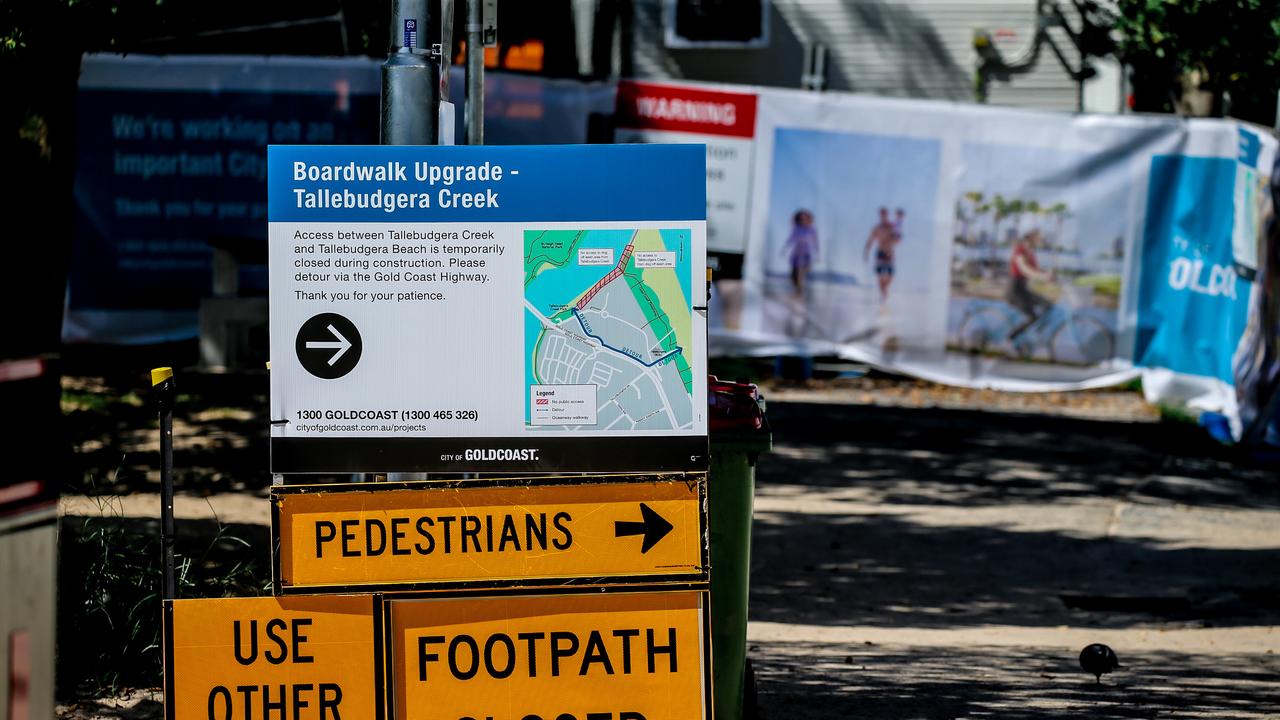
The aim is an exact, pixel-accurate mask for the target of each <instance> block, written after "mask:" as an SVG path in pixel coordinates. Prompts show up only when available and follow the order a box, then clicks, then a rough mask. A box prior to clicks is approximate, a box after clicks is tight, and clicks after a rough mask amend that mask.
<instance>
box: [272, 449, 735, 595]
mask: <svg viewBox="0 0 1280 720" xmlns="http://www.w3.org/2000/svg"><path fill="white" fill-rule="evenodd" d="M654 482H684V483H686V484H691V485H695V486H696V488H697V494H698V523H699V528H698V537H699V539H700V542H699V555H700V564H701V568H700V572H696V573H691V572H683V573H638V574H633V575H598V576H586V575H584V576H580V577H563V576H561V577H537V576H531V577H525V578H513V579H507V578H503V579H492V580H453V581H449V580H446V581H435V580H429V581H417V582H390V583H356V584H345V585H301V586H291V585H286V584H284V577H283V572H282V568H281V557H282V554H283V552H282V551H283V548H282V547H281V539H280V537H281V536H280V529H281V521H282V518H281V514H280V504H279V503H278V502H277V498H279V497H282V496H288V495H302V494H323V493H335V494H337V493H352V492H374V493H381V492H393V491H397V490H419V491H444V490H468V489H487V488H494V489H512V488H540V487H576V486H590V485H620V484H647V483H654ZM710 568H711V558H710V547H709V530H708V520H707V474H706V473H670V474H627V475H593V476H568V477H564V476H538V477H515V478H512V477H494V478H485V479H479V480H420V481H405V482H379V483H342V484H326V485H276V486H273V487H272V488H271V578H272V591H273V593H274V594H275V595H280V596H291V595H314V594H338V593H362V592H373V593H393V592H394V593H402V592H412V591H428V590H430V591H443V590H462V591H468V590H484V591H486V592H488V591H496V590H501V589H506V588H514V589H520V590H521V591H523V592H528V591H530V590H536V591H537V592H538V594H544V592H543V591H544V590H545V589H547V588H564V587H569V586H590V587H601V586H614V585H622V586H624V587H635V586H636V585H637V584H640V585H654V584H660V585H661V586H663V587H667V586H668V585H674V584H695V585H702V586H705V584H706V583H707V582H709V581H710V578H711V572H710Z"/></svg>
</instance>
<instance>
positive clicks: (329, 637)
mask: <svg viewBox="0 0 1280 720" xmlns="http://www.w3.org/2000/svg"><path fill="white" fill-rule="evenodd" d="M380 611H381V607H380V606H379V605H378V601H377V600H376V599H375V598H374V597H372V596H370V595H363V596H347V595H334V596H328V597H310V596H298V597H287V598H278V597H263V598H224V599H209V600H172V601H166V603H165V638H164V639H165V672H164V679H165V717H166V720H197V719H198V720H242V719H243V720H248V719H249V718H263V719H270V718H289V719H290V720H343V719H344V718H345V719H347V720H351V719H353V718H372V719H375V720H380V719H381V718H383V717H384V715H385V703H384V702H383V694H382V681H383V678H382V673H381V672H380V671H379V668H380V667H381V666H380V664H379V659H380V655H381V647H380V634H381V625H380V619H381V614H380Z"/></svg>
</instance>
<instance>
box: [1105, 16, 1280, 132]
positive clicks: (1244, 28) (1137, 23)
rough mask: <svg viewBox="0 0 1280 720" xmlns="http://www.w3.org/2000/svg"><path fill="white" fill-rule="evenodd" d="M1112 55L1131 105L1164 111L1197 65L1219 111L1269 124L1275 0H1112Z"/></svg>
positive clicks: (1275, 65) (1277, 84)
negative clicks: (1124, 71) (1115, 42)
mask: <svg viewBox="0 0 1280 720" xmlns="http://www.w3.org/2000/svg"><path fill="white" fill-rule="evenodd" d="M1117 9H1118V11H1119V12H1118V17H1117V20H1116V31H1117V33H1118V35H1119V36H1120V42H1119V54H1120V57H1121V59H1123V60H1124V62H1125V63H1127V64H1128V65H1129V66H1130V67H1131V68H1132V69H1133V73H1134V93H1135V100H1136V102H1137V108H1136V109H1138V110H1144V111H1155V112H1169V111H1171V110H1173V98H1174V97H1176V96H1177V93H1178V91H1179V89H1180V82H1181V77H1182V75H1183V74H1184V73H1187V72H1191V71H1200V72H1201V73H1202V74H1203V82H1202V87H1203V89H1205V90H1208V91H1210V92H1212V93H1214V95H1215V98H1216V100H1217V101H1216V102H1215V108H1216V110H1217V111H1218V112H1219V113H1220V112H1222V111H1223V110H1224V109H1225V108H1224V106H1223V103H1222V99H1223V95H1224V93H1226V94H1228V95H1229V96H1230V98H1231V107H1230V114H1231V115H1233V116H1235V117H1239V118H1242V119H1245V120H1252V121H1254V122H1259V123H1264V124H1268V125H1269V124H1271V123H1272V122H1273V121H1274V113H1275V103H1276V92H1277V90H1280V3H1277V2H1276V0H1118V2H1117Z"/></svg>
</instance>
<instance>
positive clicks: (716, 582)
mask: <svg viewBox="0 0 1280 720" xmlns="http://www.w3.org/2000/svg"><path fill="white" fill-rule="evenodd" d="M707 396H708V405H709V411H710V414H709V425H710V431H711V473H710V477H709V479H708V481H707V504H708V516H709V517H708V523H709V525H710V528H709V529H710V533H711V548H710V555H711V653H712V680H713V682H714V684H715V687H714V698H715V717H716V720H740V719H741V718H752V717H755V714H756V708H755V678H754V676H753V674H752V672H751V669H750V664H749V663H748V661H747V597H748V594H749V592H750V587H751V514H752V506H753V499H754V498H753V496H754V494H755V466H756V461H757V460H758V459H759V457H760V454H761V453H764V452H767V451H768V450H769V447H770V445H771V442H772V438H771V435H770V432H769V426H768V422H767V421H766V419H765V413H764V400H763V399H762V398H761V396H760V392H759V389H758V388H757V387H756V386H755V385H752V384H750V383H736V382H724V381H721V380H718V379H717V378H716V377H715V376H711V377H710V378H709V379H708V385H707Z"/></svg>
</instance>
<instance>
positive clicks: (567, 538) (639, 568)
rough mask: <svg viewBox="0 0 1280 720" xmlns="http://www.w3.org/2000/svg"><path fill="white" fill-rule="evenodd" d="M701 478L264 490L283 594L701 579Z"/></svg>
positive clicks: (703, 535) (703, 565) (703, 573)
mask: <svg viewBox="0 0 1280 720" xmlns="http://www.w3.org/2000/svg"><path fill="white" fill-rule="evenodd" d="M704 487H705V476H704V475H701V474H676V475H648V476H605V477H601V478H592V479H591V480H589V481H584V479H582V478H533V479H518V480H512V479H504V480H496V479H495V480H489V481H471V482H448V483H440V482H419V483H377V484H371V485H348V486H336V487H335V486H332V485H328V486H311V487H300V486H279V487H276V488H273V489H272V507H273V512H272V516H273V526H274V528H275V532H276V538H277V539H278V541H279V542H278V548H277V555H276V582H277V589H278V590H279V591H280V592H285V593H288V592H315V591H317V590H320V589H327V590H334V589H341V590H355V589H365V590H382V591H390V590H407V589H417V588H445V587H506V586H536V585H546V584H555V585H564V584H613V583H617V582H623V581H625V582H650V583H652V582H677V581H678V582H684V583H687V582H696V581H702V580H705V579H706V578H707V559H706V552H707V547H706V542H705V538H706V533H705V532H704V530H705V521H704V507H703V506H704V501H705V491H704Z"/></svg>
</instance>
